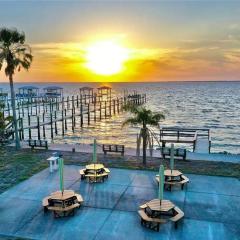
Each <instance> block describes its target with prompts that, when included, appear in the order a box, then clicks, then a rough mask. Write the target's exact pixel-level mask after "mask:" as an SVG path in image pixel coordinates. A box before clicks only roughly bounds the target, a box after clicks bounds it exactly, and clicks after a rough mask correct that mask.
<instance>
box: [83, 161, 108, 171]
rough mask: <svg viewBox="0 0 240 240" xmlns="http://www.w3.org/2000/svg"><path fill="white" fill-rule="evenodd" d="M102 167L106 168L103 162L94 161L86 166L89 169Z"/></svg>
mask: <svg viewBox="0 0 240 240" xmlns="http://www.w3.org/2000/svg"><path fill="white" fill-rule="evenodd" d="M102 168H104V166H103V164H101V163H96V164H94V163H93V164H89V165H87V166H86V169H87V170H101V169H102Z"/></svg>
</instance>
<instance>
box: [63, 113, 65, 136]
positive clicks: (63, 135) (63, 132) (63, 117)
mask: <svg viewBox="0 0 240 240" xmlns="http://www.w3.org/2000/svg"><path fill="white" fill-rule="evenodd" d="M64 134H65V133H64V111H63V109H62V135H63V136H64Z"/></svg>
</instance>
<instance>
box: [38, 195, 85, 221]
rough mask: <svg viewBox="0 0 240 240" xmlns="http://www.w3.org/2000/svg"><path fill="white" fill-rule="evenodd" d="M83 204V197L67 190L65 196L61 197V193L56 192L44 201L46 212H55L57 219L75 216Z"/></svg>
mask: <svg viewBox="0 0 240 240" xmlns="http://www.w3.org/2000/svg"><path fill="white" fill-rule="evenodd" d="M58 195H59V196H58ZM82 203H83V198H82V196H81V195H80V194H76V193H74V192H73V191H72V190H65V191H64V195H61V193H60V192H55V193H53V194H51V195H50V196H48V197H45V198H44V199H43V200H42V206H43V208H44V212H46V211H48V210H50V211H53V214H54V217H55V218H57V217H62V216H70V215H74V213H75V209H76V208H79V207H80V206H81V204H82Z"/></svg>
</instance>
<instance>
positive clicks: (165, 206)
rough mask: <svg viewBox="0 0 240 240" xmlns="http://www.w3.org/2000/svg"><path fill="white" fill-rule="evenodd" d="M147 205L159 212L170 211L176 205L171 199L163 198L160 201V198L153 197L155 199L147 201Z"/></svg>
mask: <svg viewBox="0 0 240 240" xmlns="http://www.w3.org/2000/svg"><path fill="white" fill-rule="evenodd" d="M160 203H161V204H160ZM146 205H147V207H149V208H150V209H151V210H152V211H157V212H168V211H170V210H172V209H173V208H174V207H175V205H174V204H173V203H172V202H171V201H169V200H161V202H160V200H159V199H153V200H151V201H149V202H147V203H146Z"/></svg>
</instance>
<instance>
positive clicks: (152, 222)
mask: <svg viewBox="0 0 240 240" xmlns="http://www.w3.org/2000/svg"><path fill="white" fill-rule="evenodd" d="M148 209H149V210H150V212H149V211H148ZM156 213H160V215H159V214H157V215H156ZM138 214H139V216H140V217H141V225H143V226H145V227H147V228H150V229H152V230H155V231H159V226H160V224H161V223H166V222H168V221H171V222H173V223H174V225H175V228H177V226H178V222H179V221H180V220H181V219H182V218H183V217H184V213H183V211H182V210H181V209H180V208H178V207H177V206H175V205H174V204H173V203H172V202H171V201H168V200H162V204H161V205H160V200H159V199H153V200H151V201H150V202H147V203H145V204H143V205H141V206H140V210H139V211H138ZM166 217H168V218H166Z"/></svg>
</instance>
